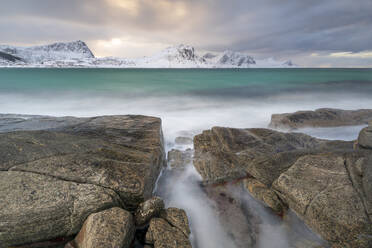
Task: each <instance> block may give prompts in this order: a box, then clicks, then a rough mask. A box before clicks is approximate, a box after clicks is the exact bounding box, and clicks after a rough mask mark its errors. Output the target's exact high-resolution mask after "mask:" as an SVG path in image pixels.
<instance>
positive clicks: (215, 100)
mask: <svg viewBox="0 0 372 248" xmlns="http://www.w3.org/2000/svg"><path fill="white" fill-rule="evenodd" d="M321 107H333V108H344V109H357V108H372V70H371V69H239V70H238V69H213V70H208V69H200V70H199V69H0V113H19V114H43V115H55V116H65V115H74V116H95V115H108V114H144V115H153V116H158V117H161V118H162V119H163V127H164V131H165V134H166V137H167V140H168V141H169V142H171V141H172V140H173V138H174V137H175V136H177V135H178V133H179V132H181V131H188V132H193V133H197V132H199V131H201V130H202V129H207V128H210V127H212V126H215V125H218V126H230V127H245V128H248V127H266V126H267V124H268V123H269V121H270V116H271V114H273V113H282V112H292V111H297V110H313V109H316V108H321ZM323 133H325V135H324V137H327V138H337V137H334V136H332V137H329V135H328V134H327V133H328V131H327V130H324V132H323ZM342 133H343V132H342V131H341V132H338V134H337V135H340V137H338V138H344V139H352V138H353V137H354V138H355V133H354V132H352V133H351V134H350V132H348V135H347V137H346V136H345V137H343V136H342ZM317 135H318V136H320V137H322V133H320V134H319V133H317Z"/></svg>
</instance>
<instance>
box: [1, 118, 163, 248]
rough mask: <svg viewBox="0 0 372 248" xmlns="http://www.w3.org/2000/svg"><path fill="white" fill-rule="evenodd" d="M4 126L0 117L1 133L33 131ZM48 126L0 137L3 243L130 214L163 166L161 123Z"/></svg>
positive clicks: (63, 122)
mask: <svg viewBox="0 0 372 248" xmlns="http://www.w3.org/2000/svg"><path fill="white" fill-rule="evenodd" d="M3 117H4V116H3ZM17 118H19V117H17ZM30 118H31V119H32V117H29V118H28V119H30ZM48 118H49V117H48ZM35 121H36V122H37V120H34V122H35ZM5 122H6V121H4V119H3V120H1V118H0V124H2V127H1V128H2V130H6V131H11V130H12V125H15V126H14V128H15V129H27V130H32V129H33V128H32V127H28V126H27V125H25V126H24V127H23V128H22V125H23V124H25V123H23V124H22V125H21V123H22V122H24V120H19V121H18V122H17V121H16V120H15V119H14V118H9V116H8V117H7V122H8V123H9V124H7V125H6V124H5ZM28 122H32V121H29V120H28ZM48 123H49V124H48V125H47V126H50V125H51V126H52V128H49V129H46V130H34V131H14V132H5V133H1V134H0V187H1V190H0V198H1V199H2V201H1V202H0V243H1V244H2V245H3V244H5V245H8V246H10V245H18V244H23V243H29V242H35V241H42V240H48V239H51V238H56V237H61V236H67V235H71V234H75V233H77V232H78V231H79V229H80V227H81V226H82V224H83V221H84V220H85V218H86V217H87V216H88V215H89V214H91V213H94V212H97V211H100V210H103V209H106V208H110V207H114V206H120V207H122V208H125V209H128V210H134V209H136V207H137V206H138V205H139V204H140V203H141V202H143V201H144V200H146V199H148V198H150V197H151V195H152V191H153V188H154V185H155V182H156V180H157V177H158V175H159V173H160V170H161V168H162V166H163V165H164V157H165V156H164V150H163V137H162V130H161V121H160V119H158V118H153V117H146V116H104V117H94V118H78V119H77V118H72V119H68V118H65V119H59V118H56V119H55V120H54V121H53V120H52V118H51V120H49V121H48ZM51 123H58V124H51ZM20 125H21V126H20ZM20 127H21V128H20ZM36 129H37V128H36Z"/></svg>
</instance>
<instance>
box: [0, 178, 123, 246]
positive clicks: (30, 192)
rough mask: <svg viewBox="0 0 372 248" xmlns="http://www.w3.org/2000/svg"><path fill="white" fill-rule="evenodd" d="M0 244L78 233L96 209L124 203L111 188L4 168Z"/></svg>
mask: <svg viewBox="0 0 372 248" xmlns="http://www.w3.org/2000/svg"><path fill="white" fill-rule="evenodd" d="M0 177H1V180H0V195H1V201H0V230H1V231H0V242H1V243H0V247H8V246H12V245H21V244H25V243H32V242H37V241H44V240H50V239H53V238H57V237H63V236H70V235H73V234H76V233H77V232H78V231H79V230H80V228H81V226H82V224H83V222H84V220H85V219H86V218H87V217H88V216H89V215H90V214H91V213H94V212H98V211H100V210H103V209H106V208H110V207H114V206H120V202H121V200H120V198H119V196H118V195H117V194H116V193H115V192H114V191H113V190H111V189H106V188H103V187H100V186H96V185H93V184H79V183H75V182H69V181H64V180H58V179H56V178H53V177H49V176H44V175H39V174H36V173H27V172H19V171H2V172H0Z"/></svg>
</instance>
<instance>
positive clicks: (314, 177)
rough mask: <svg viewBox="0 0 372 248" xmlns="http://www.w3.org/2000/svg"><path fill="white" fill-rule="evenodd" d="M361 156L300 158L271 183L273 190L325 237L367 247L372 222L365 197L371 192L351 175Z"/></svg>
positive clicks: (335, 241) (311, 156) (371, 231)
mask: <svg viewBox="0 0 372 248" xmlns="http://www.w3.org/2000/svg"><path fill="white" fill-rule="evenodd" d="M360 156H363V155H362V154H359V155H356V154H354V153H341V154H337V153H326V154H318V155H309V156H304V157H301V158H300V159H298V160H297V161H296V163H295V164H294V165H293V166H292V167H291V168H289V169H288V170H287V171H286V172H284V173H283V174H282V175H281V176H280V177H279V178H278V179H277V180H276V181H275V182H274V184H273V189H274V190H276V192H277V193H278V194H279V195H280V198H281V199H283V200H284V201H285V202H286V203H287V204H288V206H289V207H290V208H291V209H293V210H294V211H295V212H296V213H297V214H298V215H299V216H300V217H301V218H302V219H303V220H304V221H305V222H306V224H307V225H309V226H310V227H311V228H312V229H313V230H316V231H317V232H318V233H319V234H321V235H322V237H323V238H325V239H326V240H328V241H331V242H333V243H339V244H343V245H345V246H347V245H351V244H354V245H355V244H358V246H350V247H368V246H362V244H363V243H368V242H371V240H372V225H371V224H372V223H371V219H370V216H368V209H367V208H366V202H368V201H369V199H367V198H366V197H365V196H367V195H369V194H372V191H369V190H370V189H366V188H359V185H360V183H358V181H354V180H353V178H356V177H354V176H355V175H351V174H352V173H353V172H352V170H351V168H352V167H354V166H355V164H354V163H355V162H356V160H357V159H358V157H359V158H360ZM370 161H372V160H370ZM350 162H353V164H350ZM366 176H367V175H366ZM358 180H361V179H358ZM361 192H364V194H365V195H362V194H361Z"/></svg>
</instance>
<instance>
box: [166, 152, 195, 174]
mask: <svg viewBox="0 0 372 248" xmlns="http://www.w3.org/2000/svg"><path fill="white" fill-rule="evenodd" d="M193 153H194V151H193V150H192V149H186V150H185V151H180V150H177V149H172V150H170V151H169V152H168V165H169V166H170V167H171V169H176V170H183V169H185V167H186V166H187V165H188V164H191V163H192V156H193Z"/></svg>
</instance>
